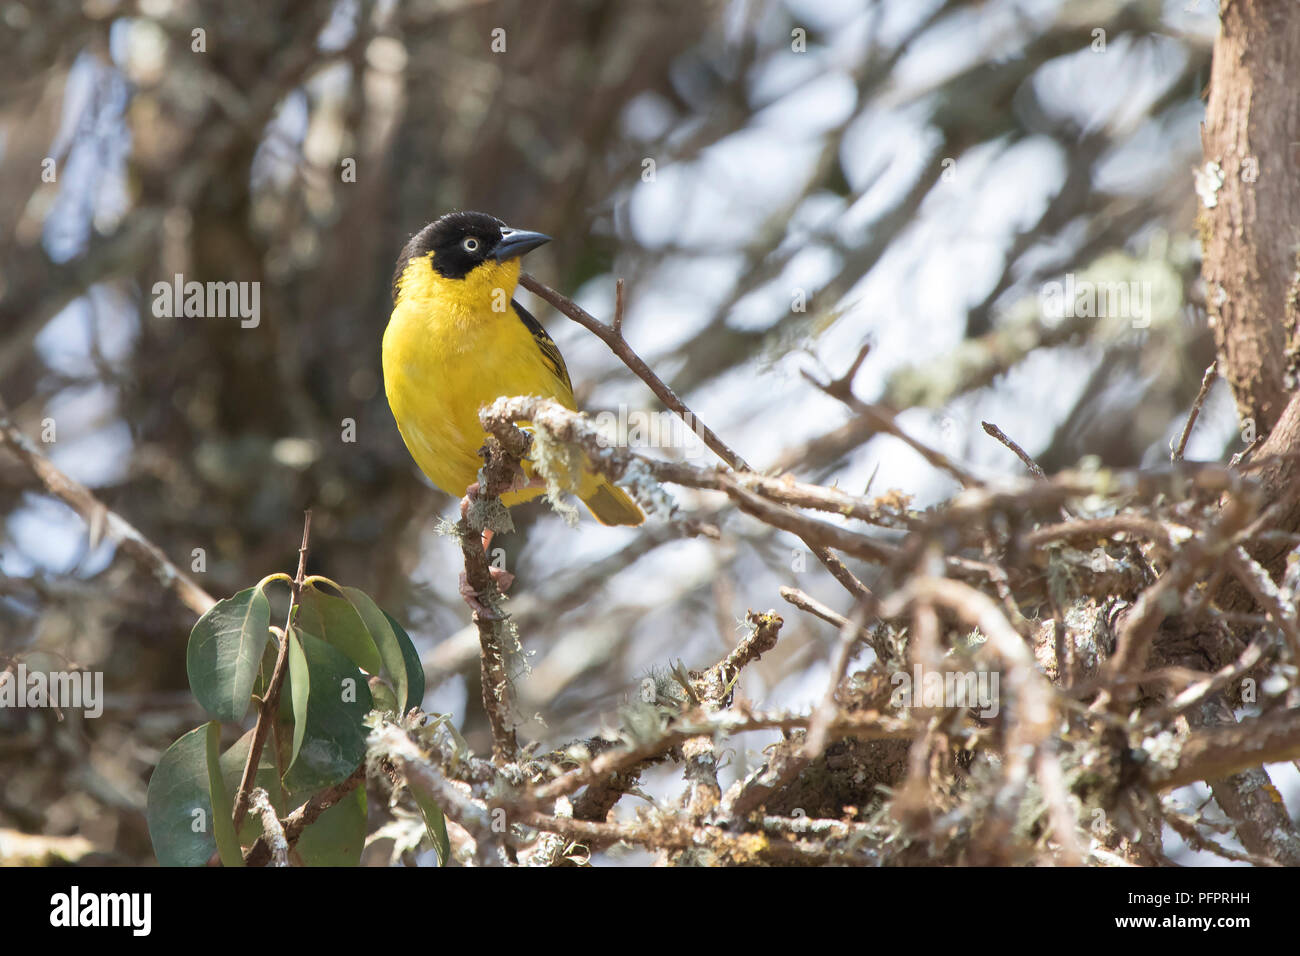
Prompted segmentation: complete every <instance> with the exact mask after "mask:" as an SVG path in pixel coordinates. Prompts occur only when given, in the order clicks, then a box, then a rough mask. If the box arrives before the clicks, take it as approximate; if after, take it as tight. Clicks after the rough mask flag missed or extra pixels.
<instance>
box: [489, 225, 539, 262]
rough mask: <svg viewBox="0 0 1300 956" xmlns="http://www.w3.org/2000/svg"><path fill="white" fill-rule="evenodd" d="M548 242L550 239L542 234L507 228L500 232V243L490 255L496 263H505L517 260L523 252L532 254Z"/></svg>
mask: <svg viewBox="0 0 1300 956" xmlns="http://www.w3.org/2000/svg"><path fill="white" fill-rule="evenodd" d="M550 241H551V237H550V236H547V235H544V234H543V233H540V232H529V231H528V230H527V229H511V228H510V227H509V226H507V227H506V228H505V229H502V230H501V241H500V242H498V243H497V247H496V250H495V251H494V252H493V253H492V255H493V256H494V257H495V258H496V260H497V261H498V262H505V261H506V260H507V259H517V258H518V257H519V256H522V255H523V254H524V253H525V252H532V251H533V250H534V249H536V248H537V247H538V246H540V245H544V244H545V243H548V242H550Z"/></svg>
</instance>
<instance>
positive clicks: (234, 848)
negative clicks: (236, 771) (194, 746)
mask: <svg viewBox="0 0 1300 956" xmlns="http://www.w3.org/2000/svg"><path fill="white" fill-rule="evenodd" d="M206 745H207V746H206V748H205V750H206V755H207V765H208V766H207V773H208V796H209V797H210V798H211V803H212V829H213V832H214V834H215V836H216V841H217V852H218V853H220V854H221V865H222V866H234V867H241V866H243V865H244V853H243V850H241V849H240V847H239V840H238V839H237V838H236V837H235V821H234V816H235V805H234V802H233V801H232V800H231V797H230V793H229V792H228V791H227V790H226V783H225V781H224V780H222V779H221V724H219V723H217V722H216V721H215V720H211V721H208V734H207V740H206ZM236 787H238V784H236ZM236 792H238V791H237V790H236Z"/></svg>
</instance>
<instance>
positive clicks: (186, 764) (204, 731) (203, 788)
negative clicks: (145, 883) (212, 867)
mask: <svg viewBox="0 0 1300 956" xmlns="http://www.w3.org/2000/svg"><path fill="white" fill-rule="evenodd" d="M215 726H217V724H216V722H215V721H210V722H209V723H207V724H204V725H203V726H201V727H196V728H195V729H194V730H191V731H190V732H189V733H187V734H186V735H185V736H183V737H181V738H180V740H177V741H176V742H175V743H174V744H172V745H171V746H170V747H168V748H167V749H166V750H165V751H164V752H163V755H162V757H160V758H159V760H158V766H157V767H155V768H154V771H153V775H152V776H150V778H149V792H148V796H147V797H146V800H145V819H146V820H147V822H148V824H149V838H150V839H151V840H152V841H153V851H154V853H155V854H156V855H157V857H158V863H159V864H160V865H162V866H205V865H206V864H207V862H208V859H209V858H210V857H211V856H212V853H213V851H214V850H216V848H217V841H216V838H215V837H214V835H213V812H212V796H211V792H210V789H209V786H208V734H209V729H208V728H209V727H215Z"/></svg>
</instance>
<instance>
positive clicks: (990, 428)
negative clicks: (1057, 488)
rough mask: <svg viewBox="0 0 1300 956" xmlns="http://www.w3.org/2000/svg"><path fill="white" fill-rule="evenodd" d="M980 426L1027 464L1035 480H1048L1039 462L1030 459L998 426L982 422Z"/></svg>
mask: <svg viewBox="0 0 1300 956" xmlns="http://www.w3.org/2000/svg"><path fill="white" fill-rule="evenodd" d="M980 426H981V427H982V428H983V429H984V431H985V433H986V434H988V435H992V436H993V437H994V438H996V439H997V440H998V441H1000V442H1002V444H1003V445H1005V446H1006V447H1007V448H1009V449H1011V451H1012V452H1013V453H1014V454H1015V456H1016V457H1017V458H1019V459H1020V460H1021V461H1022V462H1024V463H1025V467H1026V468H1028V469H1029V473H1030V474H1031V475H1033V476H1034V477H1035V478H1038V479H1041V480H1042V481H1046V480H1047V474H1046V473H1045V472H1044V471H1043V469H1042V468H1041V467H1039V464H1038V462H1036V461H1034V459H1032V458H1030V457H1029V455H1027V454H1026V453H1025V450H1024V449H1023V448H1021V447H1020V446H1019V445H1017V444H1016V443H1015V442H1014V441H1012V440H1011V439H1010V438H1009V437H1008V436H1007V434H1006V432H1004V431H1003V430H1002V429H1000V428H998V426H997V425H994V424H993V423H992V422H980Z"/></svg>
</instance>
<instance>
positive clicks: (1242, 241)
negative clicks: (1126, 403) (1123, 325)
mask: <svg viewBox="0 0 1300 956" xmlns="http://www.w3.org/2000/svg"><path fill="white" fill-rule="evenodd" d="M1295 14H1296V8H1295V4H1294V3H1293V2H1292V0H1233V2H1231V3H1227V4H1224V9H1223V11H1222V24H1221V27H1220V31H1219V36H1218V38H1217V40H1216V41H1215V45H1214V64H1213V67H1212V69H1211V73H1210V98H1209V103H1208V105H1207V107H1206V117H1205V126H1204V129H1203V130H1202V136H1201V142H1202V146H1203V148H1204V151H1205V164H1204V165H1203V166H1202V167H1201V170H1200V171H1199V172H1198V190H1197V191H1198V193H1199V194H1200V197H1201V210H1200V227H1201V235H1202V240H1203V245H1204V255H1205V259H1204V264H1203V266H1202V274H1203V275H1204V277H1205V284H1206V301H1207V303H1208V306H1209V312H1210V322H1211V325H1212V326H1213V328H1214V335H1215V343H1216V346H1217V348H1218V353H1219V357H1220V367H1221V369H1223V370H1224V373H1225V375H1226V377H1227V380H1228V382H1229V384H1230V385H1231V386H1232V391H1233V395H1234V396H1235V398H1236V401H1237V409H1238V413H1239V414H1240V416H1241V418H1242V424H1243V428H1247V427H1248V425H1247V420H1253V423H1254V431H1255V432H1256V433H1257V434H1260V435H1264V434H1267V433H1268V432H1269V431H1271V430H1272V428H1273V427H1274V425H1276V424H1277V422H1278V421H1279V420H1280V418H1281V416H1282V410H1283V409H1284V408H1285V407H1286V404H1287V401H1288V399H1289V398H1290V393H1291V392H1293V391H1295V384H1296V381H1295V379H1296V372H1297V369H1298V368H1300V337H1298V336H1297V317H1298V316H1300V300H1298V296H1300V283H1298V282H1297V259H1296V250H1297V248H1300V97H1297V96H1296V90H1295V87H1294V83H1295V78H1296V76H1297V75H1300V17H1297V16H1296V15H1295ZM1220 177H1221V178H1220Z"/></svg>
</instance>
